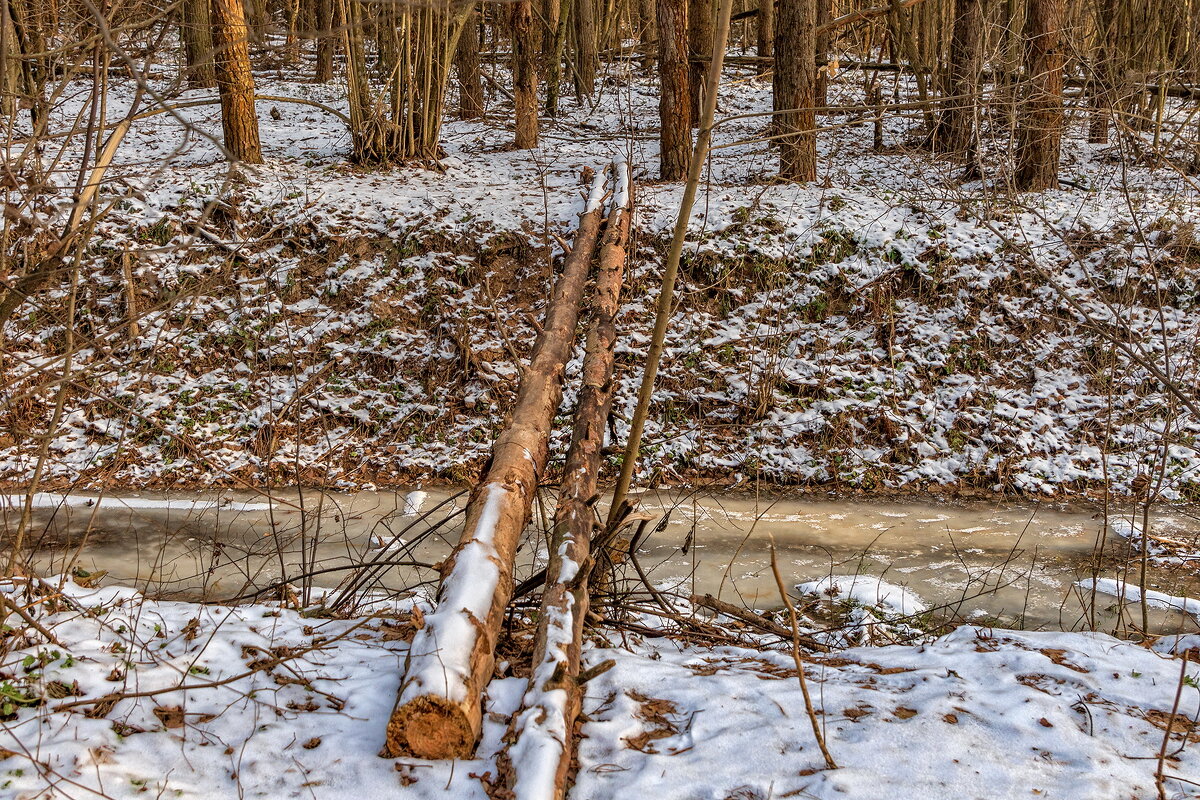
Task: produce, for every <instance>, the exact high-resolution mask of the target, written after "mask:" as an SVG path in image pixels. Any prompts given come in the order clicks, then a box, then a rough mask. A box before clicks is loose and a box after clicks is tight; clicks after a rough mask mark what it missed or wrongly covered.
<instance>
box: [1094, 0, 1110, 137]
mask: <svg viewBox="0 0 1200 800" xmlns="http://www.w3.org/2000/svg"><path fill="white" fill-rule="evenodd" d="M1116 16H1117V3H1116V0H1097V2H1096V47H1095V62H1094V64H1093V69H1092V79H1091V81H1090V83H1091V87H1092V91H1091V98H1092V113H1091V117H1090V118H1089V120H1088V141H1089V142H1091V143H1092V144H1104V143H1105V142H1107V141H1108V122H1109V117H1110V116H1111V115H1112V113H1113V94H1114V90H1115V87H1114V86H1113V78H1114V72H1115V70H1114V68H1113V51H1114V49H1115V47H1116V44H1115V42H1113V38H1114V37H1115V36H1116V24H1115V22H1116Z"/></svg>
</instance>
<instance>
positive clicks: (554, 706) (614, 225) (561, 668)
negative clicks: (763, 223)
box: [506, 161, 630, 800]
mask: <svg viewBox="0 0 1200 800" xmlns="http://www.w3.org/2000/svg"><path fill="white" fill-rule="evenodd" d="M612 169H613V171H614V172H615V173H616V176H617V179H616V184H617V190H616V193H615V196H614V199H613V212H612V214H611V215H610V217H609V221H608V227H607V229H606V230H605V234H604V240H603V244H602V245H601V248H600V260H599V268H598V271H597V276H596V293H595V300H594V303H593V308H592V323H591V326H590V328H589V330H588V338H587V347H586V350H585V354H584V360H583V385H582V387H581V388H580V391H579V401H578V405H577V408H576V411H575V423H574V428H573V430H572V433H571V447H570V449H569V450H568V451H567V459H566V464H565V466H564V468H563V479H562V486H561V487H560V489H559V496H558V508H557V510H556V512H555V515H554V534H553V538H552V539H551V544H550V564H549V566H548V567H547V570H546V589H545V592H544V593H543V595H542V608H541V614H540V615H539V617H538V630H537V638H536V639H535V643H534V650H533V672H532V674H531V675H530V677H529V686H528V688H527V689H526V691H525V696H524V699H523V700H522V703H521V710H520V711H519V712H518V714H517V716H516V717H515V720H514V726H513V727H514V729H515V731H516V734H517V738H516V741H515V742H514V743H513V744H512V745H511V747H510V748H509V750H508V758H509V761H510V764H511V769H510V770H508V771H507V775H506V777H507V779H508V781H509V788H510V789H511V790H512V792H513V795H514V796H515V798H516V800H550V798H558V799H559V800H561V798H563V797H564V796H565V794H566V787H567V777H568V775H567V773H568V770H569V768H570V764H571V731H572V728H573V727H574V724H575V718H576V716H577V715H578V714H579V705H580V686H579V684H578V681H577V678H578V676H579V661H580V655H581V651H582V642H583V620H584V617H585V616H586V615H587V608H588V585H587V576H588V572H589V566H588V565H589V561H590V557H589V553H588V548H589V545H590V540H591V535H592V528H593V524H594V520H595V512H594V510H593V509H592V504H593V502H594V498H595V496H596V491H597V484H598V480H599V472H600V463H601V456H600V451H601V448H602V447H603V446H604V424H605V421H606V420H607V419H608V412H609V408H610V406H611V405H612V388H613V387H612V374H613V348H614V345H615V344H616V339H617V329H616V324H615V318H616V315H617V311H618V308H619V299H620V294H621V284H622V281H623V279H624V271H625V256H626V246H627V244H628V241H629V227H630V211H629V207H628V205H629V166H628V164H626V163H625V162H624V161H621V162H614V163H613V167H612Z"/></svg>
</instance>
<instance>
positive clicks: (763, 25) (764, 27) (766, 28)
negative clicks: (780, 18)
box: [756, 0, 775, 71]
mask: <svg viewBox="0 0 1200 800" xmlns="http://www.w3.org/2000/svg"><path fill="white" fill-rule="evenodd" d="M756 33H757V36H758V48H757V50H756V52H757V53H758V55H760V56H762V57H764V58H769V57H771V56H773V55H775V0H758V20H757V30H756ZM761 69H763V70H764V71H765V70H768V69H770V67H768V66H767V65H765V64H764V65H763V66H762V67H761Z"/></svg>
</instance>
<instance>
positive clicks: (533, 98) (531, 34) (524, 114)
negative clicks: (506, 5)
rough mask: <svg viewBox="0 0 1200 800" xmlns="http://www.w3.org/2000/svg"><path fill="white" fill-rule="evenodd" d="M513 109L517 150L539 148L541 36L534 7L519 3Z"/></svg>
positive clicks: (523, 0) (514, 44) (515, 22)
mask: <svg viewBox="0 0 1200 800" xmlns="http://www.w3.org/2000/svg"><path fill="white" fill-rule="evenodd" d="M511 19H512V47H513V67H512V71H513V108H514V114H515V117H516V127H517V132H516V139H515V142H514V144H515V146H516V148H517V149H518V150H528V149H530V148H533V147H537V144H538V102H537V61H538V40H539V37H538V34H537V29H536V28H535V27H534V24H533V23H534V20H533V3H532V2H531V1H530V0H517V2H515V3H513V6H512V18H511Z"/></svg>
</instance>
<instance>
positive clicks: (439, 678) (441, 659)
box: [385, 175, 603, 758]
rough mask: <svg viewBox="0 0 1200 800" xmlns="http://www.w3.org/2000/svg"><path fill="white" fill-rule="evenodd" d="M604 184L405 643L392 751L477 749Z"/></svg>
mask: <svg viewBox="0 0 1200 800" xmlns="http://www.w3.org/2000/svg"><path fill="white" fill-rule="evenodd" d="M602 187H603V178H602V176H599V175H598V176H597V180H596V182H595V183H594V184H593V187H592V194H591V197H590V198H589V201H588V207H587V210H586V211H585V213H584V214H583V217H582V218H581V220H580V223H579V231H578V233H577V234H576V236H575V242H574V247H573V248H572V250H571V253H570V254H569V255H568V256H567V259H566V263H565V264H564V266H563V272H562V274H561V275H560V276H559V278H558V280H557V281H555V284H554V294H553V297H552V298H551V301H550V305H549V307H548V308H547V310H546V320H545V324H544V325H543V329H542V332H541V334H540V335H539V336H538V338H537V342H536V343H535V344H534V347H533V354H532V356H531V357H530V360H529V366H528V367H526V369H525V372H524V374H523V375H522V377H521V383H520V386H519V388H518V389H517V400H516V403H515V404H514V405H513V409H512V413H511V417H510V418H511V420H512V421H511V422H510V423H509V424H508V426H507V427H506V428H505V429H504V431H503V432H502V433H501V434H500V436H499V437H498V438H497V439H496V444H495V446H494V447H493V448H492V460H491V466H490V467H489V468H488V472H487V475H485V476H484V478H483V480H482V481H481V482H480V483H479V485H478V486H476V487H475V490H474V491H473V492H472V493H471V500H470V501H469V502H468V504H467V510H466V521H465V523H464V525H465V527H464V529H463V534H462V538H461V539H459V542H458V545H457V546H456V547H455V548H454V552H453V553H452V554H451V555H450V557H449V558H448V559H446V561H445V562H443V564H444V566H443V573H442V574H443V576H444V577H443V579H442V584H441V586H440V587H439V589H438V597H437V610H436V611H435V612H434V613H432V614H429V615H427V616H426V617H425V624H424V627H423V628H421V629H420V630H419V631H417V634H416V636H415V637H414V638H413V641H412V644H411V645H410V647H409V651H408V653H409V655H408V663H407V664H406V667H405V674H404V680H403V682H402V683H401V685H400V693H399V697H398V699H397V702H396V708H395V710H394V711H393V712H392V717H391V719H390V720H389V721H388V726H387V744H386V747H385V750H386V752H388V753H389V754H391V755H392V756H401V755H411V756H416V757H418V758H465V757H468V756H469V755H470V754H471V753H472V752H473V751H474V749H475V743H476V741H477V740H478V738H479V732H480V729H481V728H482V726H483V707H482V694H483V690H484V688H485V687H486V686H487V683H488V681H489V680H491V677H492V671H493V669H494V667H495V660H496V641H497V639H498V638H499V636H500V630H501V627H502V626H503V624H504V614H505V610H506V608H507V606H508V601H509V600H510V599H511V597H512V590H513V574H512V571H513V565H514V561H515V559H516V552H517V545H518V543H519V541H520V538H521V534H522V532H523V531H524V530H525V526H526V525H527V524H528V523H529V517H530V514H531V512H532V508H533V495H534V492H536V491H537V486H538V480H539V478H540V477H541V475H542V474H543V472H544V470H545V468H546V462H547V460H548V459H549V455H550V452H549V448H550V428H551V426H552V424H553V422H554V416H555V414H556V413H557V411H558V404H559V402H560V401H561V399H562V380H563V372H564V371H565V369H566V362H567V359H568V358H570V356H571V350H572V348H573V347H574V343H575V328H576V325H577V323H578V320H579V305H580V302H581V301H582V299H583V290H584V287H585V285H586V284H587V278H588V272H589V269H590V266H591V261H592V253H593V252H594V250H595V247H596V237H597V234H598V232H599V228H600V214H601V213H602V209H601V206H602V203H601V194H602Z"/></svg>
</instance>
